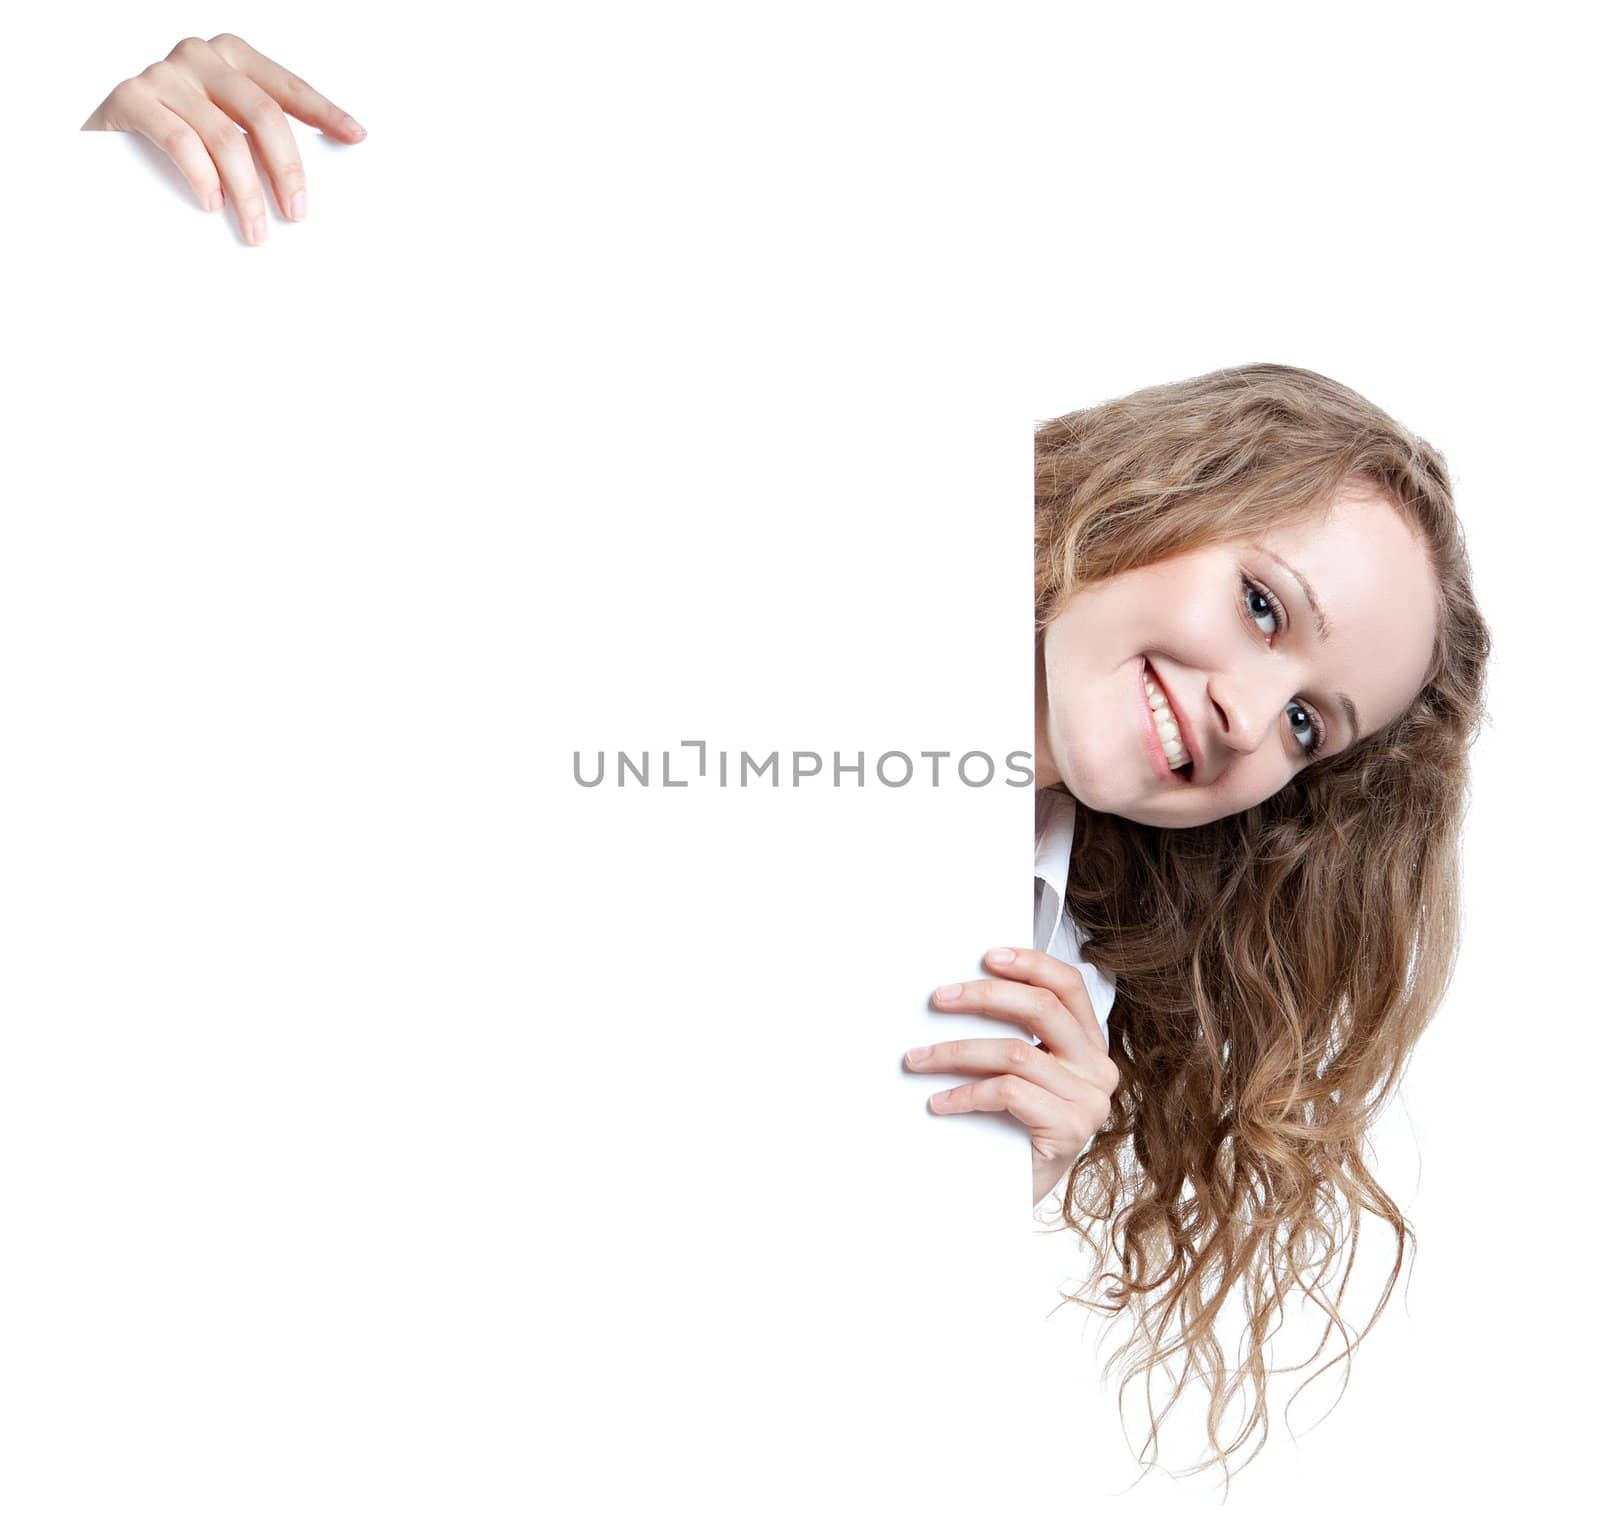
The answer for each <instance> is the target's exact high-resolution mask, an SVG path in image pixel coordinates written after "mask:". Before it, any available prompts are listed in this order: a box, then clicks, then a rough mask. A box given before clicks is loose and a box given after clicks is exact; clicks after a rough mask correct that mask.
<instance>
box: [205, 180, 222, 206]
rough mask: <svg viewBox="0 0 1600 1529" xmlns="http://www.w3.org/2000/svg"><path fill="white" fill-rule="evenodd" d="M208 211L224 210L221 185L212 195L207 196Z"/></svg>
mask: <svg viewBox="0 0 1600 1529" xmlns="http://www.w3.org/2000/svg"><path fill="white" fill-rule="evenodd" d="M206 211H207V212H221V211H222V187H221V186H218V187H217V189H216V190H215V191H213V192H212V193H211V194H210V196H208V197H207V198H206Z"/></svg>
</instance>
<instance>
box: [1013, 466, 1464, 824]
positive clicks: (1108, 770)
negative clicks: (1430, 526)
mask: <svg viewBox="0 0 1600 1529" xmlns="http://www.w3.org/2000/svg"><path fill="white" fill-rule="evenodd" d="M1438 605H1439V591H1438V587H1437V585H1436V583H1435V581H1434V577H1433V571H1432V561H1431V558H1430V556H1429V552H1428V549H1427V547H1426V546H1425V544H1424V542H1423V540H1422V538H1421V537H1420V536H1419V535H1418V534H1417V532H1416V531H1415V530H1413V529H1412V527H1411V526H1410V525H1409V524H1408V523H1407V522H1406V521H1405V520H1404V519H1403V518H1402V517H1401V515H1400V513H1399V512H1398V511H1397V510H1396V509H1395V508H1394V507H1393V505H1392V503H1391V502H1390V501H1389V499H1388V498H1387V497H1386V496H1385V495H1384V493H1383V492H1382V491H1381V490H1380V489H1379V488H1378V487H1377V486H1375V485H1373V484H1371V483H1370V482H1367V481H1364V480H1360V479H1354V480H1352V481H1350V482H1349V483H1346V484H1344V485H1342V486H1341V487H1340V488H1339V489H1338V490H1337V492H1336V493H1335V495H1334V497H1333V499H1332V502H1331V504H1330V505H1328V506H1327V507H1326V508H1324V509H1321V510H1319V511H1317V512H1316V513H1315V514H1313V515H1310V516H1307V517H1306V518H1304V519H1301V520H1298V521H1294V522H1286V523H1284V524H1282V525H1280V526H1277V527H1274V528H1273V529H1271V530H1269V531H1262V532H1260V533H1258V534H1256V535H1255V536H1253V537H1251V538H1232V539H1229V540H1226V541H1221V542H1213V543H1210V544H1209V545H1204V546H1198V547H1194V548H1191V549H1190V550H1188V551H1185V552H1181V553H1178V554H1176V555H1173V556H1169V557H1165V558H1163V559H1161V560H1160V561H1159V562H1155V563H1148V564H1143V565H1141V566H1140V567H1137V568H1132V569H1129V570H1127V571H1126V572H1123V573H1119V574H1114V575H1112V576H1111V577H1109V578H1106V579H1102V580H1100V581H1098V582H1096V583H1094V584H1092V585H1090V586H1088V587H1086V588H1084V589H1082V590H1080V591H1078V593H1077V594H1076V595H1075V597H1074V598H1073V599H1071V600H1070V601H1068V602H1067V603H1066V605H1065V606H1064V607H1063V609H1062V611H1061V613H1060V614H1059V615H1058V616H1056V617H1054V618H1053V619H1052V620H1051V621H1049V622H1048V623H1047V625H1046V626H1045V628H1044V632H1043V636H1042V641H1041V644H1040V662H1039V663H1038V664H1037V665H1036V671H1037V672H1036V675H1035V704H1036V718H1035V720H1036V723H1039V724H1042V725H1040V726H1039V727H1038V728H1037V731H1038V734H1039V738H1038V784H1039V785H1040V786H1051V785H1055V784H1057V783H1058V782H1060V783H1064V784H1065V785H1066V787H1067V789H1068V790H1069V791H1070V792H1071V793H1072V795H1073V796H1074V797H1075V798H1077V800H1078V801H1080V802H1085V803H1087V804H1088V805H1090V806H1092V807H1095V808H1097V809H1099V810H1100V811H1102V812H1114V813H1116V814H1118V815H1119V816H1121V817H1125V818H1130V819H1132V820H1133V821H1134V822H1138V823H1148V824H1151V825H1153V826H1157V827H1163V828H1188V827H1193V826H1195V825H1197V824H1201V823H1210V822H1214V821H1216V820H1217V819H1218V818H1221V817H1226V816H1227V815H1228V814H1230V813H1234V812H1242V811H1244V809H1245V808H1247V807H1253V806H1255V805H1256V804H1257V803H1258V802H1263V801H1265V800H1266V799H1267V798H1268V797H1269V796H1271V795H1272V794H1273V793H1274V792H1276V791H1277V790H1279V789H1280V788H1281V787H1283V786H1284V785H1286V784H1287V783H1288V781H1289V779H1290V778H1291V777H1292V776H1294V775H1296V774H1299V773H1300V772H1301V771H1303V770H1305V769H1307V768H1308V767H1309V766H1310V765H1311V764H1313V763H1314V762H1315V761H1317V760H1319V759H1327V758H1331V757H1333V756H1336V755H1339V754H1342V753H1345V752H1347V751H1348V750H1350V749H1351V748H1353V747H1354V746H1355V744H1356V743H1358V742H1359V741H1360V740H1361V739H1362V738H1363V737H1364V736H1366V734H1367V733H1369V732H1375V731H1377V730H1379V729H1380V728H1383V727H1386V726H1388V725H1389V723H1391V722H1393V721H1394V720H1395V718H1396V717H1398V716H1399V715H1400V713H1401V712H1402V711H1403V710H1404V709H1405V707H1406V706H1408V705H1409V704H1410V703H1411V701H1412V700H1413V699H1414V698H1415V697H1416V695H1417V694H1418V692H1419V691H1420V690H1421V688H1422V682H1423V679H1424V677H1425V675H1426V673H1427V670H1428V667H1429V664H1430V661H1431V659H1432V654H1433V646H1434V642H1435V638H1436V635H1437V631H1438Z"/></svg>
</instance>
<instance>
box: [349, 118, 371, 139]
mask: <svg viewBox="0 0 1600 1529" xmlns="http://www.w3.org/2000/svg"><path fill="white" fill-rule="evenodd" d="M344 130H345V132H347V133H351V134H353V135H354V136H355V137H357V138H365V137H366V136H367V130H366V129H365V128H364V127H362V125H361V124H360V123H359V122H357V121H356V119H355V118H354V117H352V116H351V115H350V114H349V113H348V112H346V113H345V118H344Z"/></svg>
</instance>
